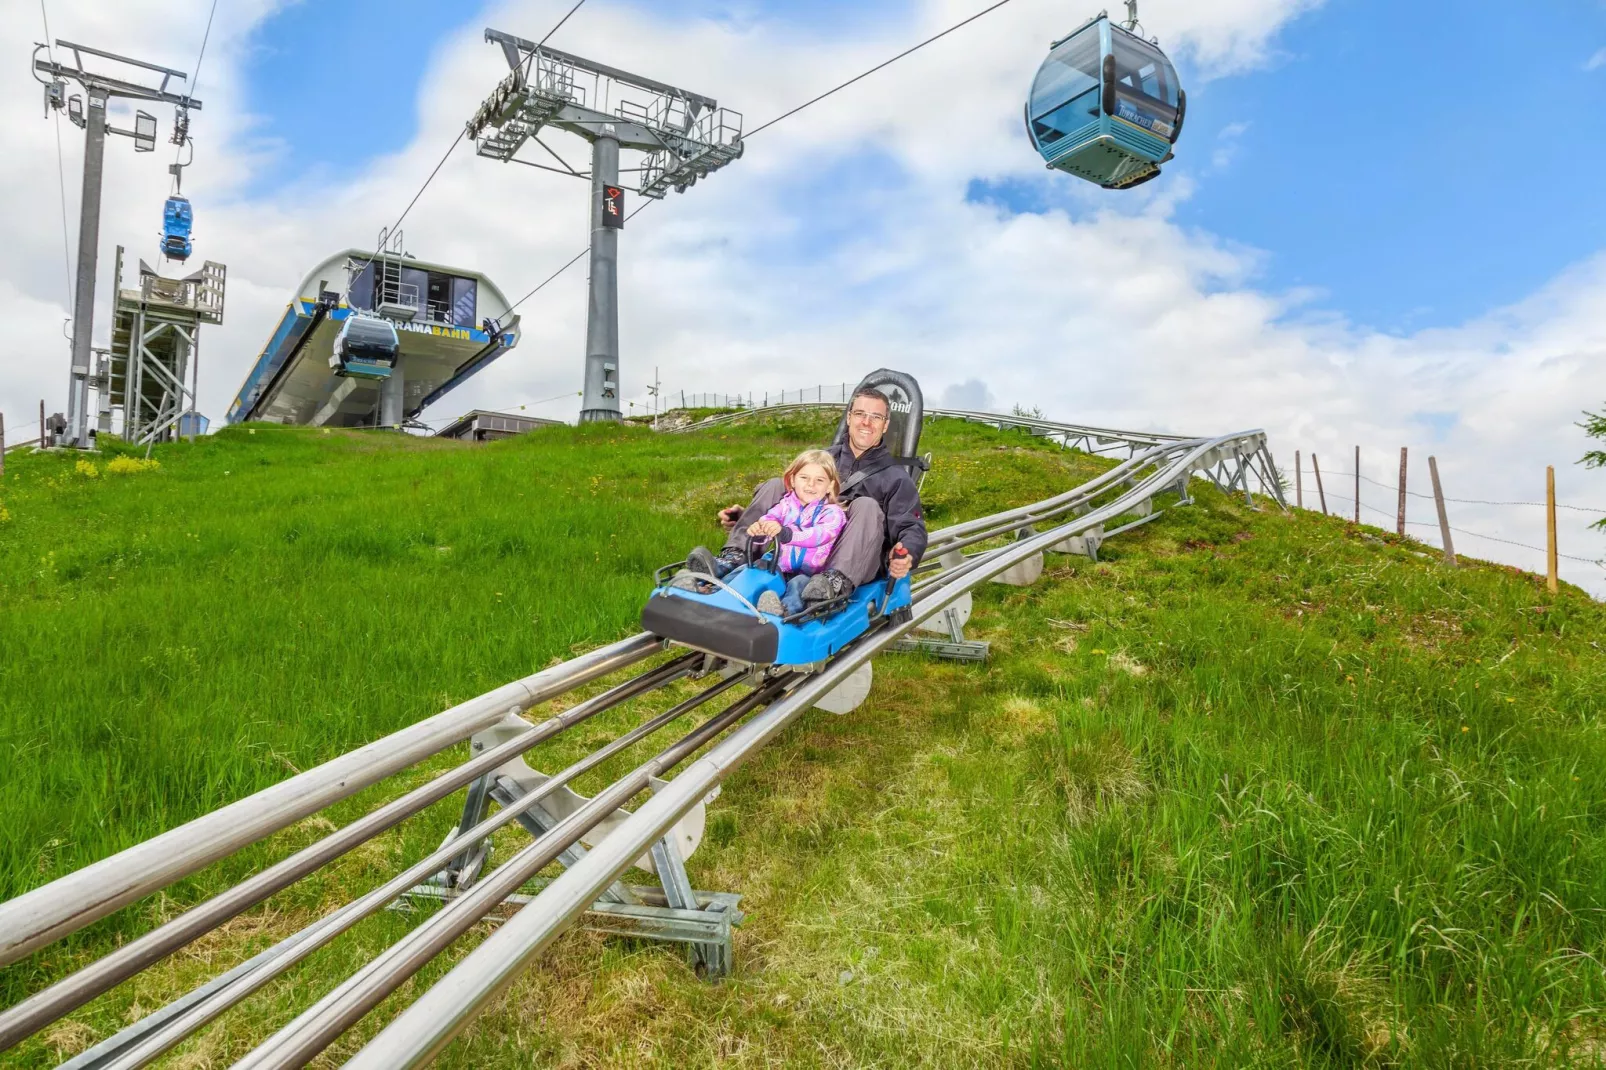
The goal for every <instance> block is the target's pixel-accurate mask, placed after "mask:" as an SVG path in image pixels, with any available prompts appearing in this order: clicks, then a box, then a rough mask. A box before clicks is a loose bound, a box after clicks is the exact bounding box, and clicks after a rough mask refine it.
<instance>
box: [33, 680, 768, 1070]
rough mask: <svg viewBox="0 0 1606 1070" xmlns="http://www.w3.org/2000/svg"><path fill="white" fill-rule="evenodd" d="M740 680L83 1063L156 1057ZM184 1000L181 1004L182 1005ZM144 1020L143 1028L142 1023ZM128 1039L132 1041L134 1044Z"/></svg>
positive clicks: (684, 705) (599, 753)
mask: <svg viewBox="0 0 1606 1070" xmlns="http://www.w3.org/2000/svg"><path fill="white" fill-rule="evenodd" d="M742 679H743V678H742V677H740V676H733V677H731V678H729V679H726V680H721V681H719V682H718V683H715V684H713V685H712V686H710V687H707V688H704V689H703V690H702V691H701V692H699V693H698V694H696V695H693V696H692V697H691V698H688V699H686V700H685V701H683V702H680V703H678V704H676V705H675V706H673V707H671V708H670V709H668V710H665V711H664V712H663V713H660V714H658V715H657V716H656V717H653V718H650V719H649V720H647V721H644V722H643V723H642V724H640V725H637V726H636V727H635V728H633V729H631V730H630V731H629V732H626V733H625V734H624V735H622V736H620V737H619V738H617V739H615V740H614V741H612V742H611V743H609V744H607V745H606V746H604V747H601V748H599V749H597V750H595V751H592V752H591V753H590V754H588V755H586V756H585V757H584V758H581V759H580V760H579V761H576V762H574V763H573V764H571V765H569V766H568V767H567V768H565V769H563V770H561V771H559V772H558V773H556V774H554V775H553V776H552V777H551V778H550V779H548V780H547V781H545V782H544V783H543V784H542V785H541V786H540V787H539V788H537V789H536V790H535V791H532V792H529V793H527V794H525V795H522V796H520V797H518V798H517V799H515V800H513V801H512V802H510V803H509V804H508V805H506V806H504V807H503V808H502V809H501V810H499V811H497V812H496V813H495V814H492V815H491V816H489V817H487V818H485V819H484V820H483V821H481V822H479V823H478V824H477V825H475V826H474V827H472V828H470V829H467V830H464V831H463V832H461V833H459V834H458V835H457V836H455V837H453V838H452V839H451V840H449V841H448V842H446V843H443V844H441V845H440V846H439V847H438V848H436V849H435V851H434V852H432V853H431V854H429V855H427V856H425V857H424V858H423V859H420V860H419V861H418V862H415V863H413V865H412V866H411V867H409V868H408V869H406V870H404V871H403V872H402V873H401V874H400V875H398V876H396V877H394V878H392V879H391V880H389V881H387V882H386V883H385V884H383V885H381V886H380V887H379V888H376V889H374V890H373V891H370V892H368V893H367V894H366V895H363V896H362V897H360V898H358V899H355V900H353V901H352V902H350V903H347V904H346V905H345V906H343V907H341V908H340V909H339V910H336V911H335V912H334V913H332V914H328V915H326V916H325V917H323V918H320V919H319V920H318V921H316V922H314V923H312V924H311V925H309V926H307V927H306V928H305V929H302V930H301V931H300V932H298V933H295V934H294V935H292V936H289V937H286V938H285V939H284V940H282V941H280V942H279V943H278V944H276V945H274V946H273V947H270V948H268V949H267V950H266V951H263V952H261V953H260V954H258V955H257V956H256V957H255V958H252V959H251V960H249V961H248V962H245V963H242V964H241V965H240V966H237V967H235V969H233V970H231V971H229V973H228V974H225V975H224V977H223V978H218V979H216V980H214V981H212V982H208V983H207V985H204V986H202V989H201V990H197V992H195V993H191V994H190V995H189V996H184V997H181V998H180V999H179V1000H176V1001H175V1002H174V1003H173V1004H170V1005H169V1006H168V1007H164V1008H163V1009H162V1010H160V1011H157V1012H155V1013H154V1014H152V1015H151V1016H150V1017H149V1018H147V1019H145V1020H143V1021H141V1022H139V1023H136V1024H135V1025H133V1026H130V1027H129V1028H128V1029H126V1030H124V1031H123V1032H122V1033H119V1034H117V1036H114V1037H112V1038H110V1039H108V1040H107V1041H106V1042H105V1044H103V1045H101V1046H100V1047H101V1048H106V1047H109V1046H115V1047H117V1048H118V1050H117V1051H116V1055H115V1058H114V1059H113V1060H112V1061H106V1059H97V1060H96V1061H94V1062H92V1063H84V1064H81V1065H82V1066H83V1067H84V1070H88V1068H90V1067H93V1068H94V1070H134V1068H136V1067H141V1066H144V1065H146V1064H147V1063H149V1062H150V1061H151V1060H152V1059H155V1058H157V1057H158V1056H160V1055H162V1054H163V1053H164V1052H166V1051H168V1050H170V1049H171V1048H173V1047H174V1046H175V1045H177V1044H178V1043H180V1042H181V1041H182V1040H183V1039H184V1038H185V1037H187V1036H189V1035H190V1034H191V1033H193V1032H195V1030H197V1029H199V1028H201V1027H202V1026H203V1025H205V1024H206V1023H207V1022H210V1021H212V1020H213V1019H214V1018H216V1017H217V1016H218V1015H220V1014H222V1013H223V1012H224V1011H226V1010H228V1009H229V1008H230V1007H232V1006H234V1005H235V1004H237V1003H239V1002H240V1001H241V1000H243V999H245V998H246V997H247V996H249V995H251V994H252V993H253V992H256V991H257V990H258V989H260V988H261V987H262V986H263V985H265V984H267V983H268V982H269V981H270V980H272V979H273V978H275V977H277V976H279V975H280V974H282V973H283V972H285V971H286V970H288V969H289V968H290V967H291V966H294V965H295V964H296V963H298V962H300V961H301V960H302V959H304V958H306V957H307V956H308V955H310V954H312V953H313V952H314V951H316V950H317V949H318V948H320V947H323V946H324V945H325V944H327V943H329V941H331V940H333V939H334V938H335V937H337V936H339V935H340V934H341V933H343V932H345V931H346V930H348V929H350V928H351V927H352V926H353V925H355V924H357V923H358V922H359V921H361V920H362V919H364V918H366V917H368V916H369V915H371V914H374V913H377V912H378V911H379V910H381V909H383V908H384V907H385V906H386V905H387V904H389V903H391V902H394V901H395V900H396V899H397V898H398V897H399V896H402V895H405V894H407V892H408V891H409V890H411V889H412V888H414V887H415V886H416V885H418V883H419V882H420V881H423V880H425V879H427V878H429V877H430V876H432V875H433V874H435V873H437V872H439V871H440V870H441V868H442V867H443V866H446V865H447V864H449V863H450V862H451V861H452V859H453V858H455V857H456V856H457V855H459V854H461V853H462V851H463V847H464V844H465V843H474V842H477V841H479V840H483V839H484V838H485V837H487V836H490V835H491V834H493V833H494V832H496V831H497V830H498V829H500V828H502V827H504V826H506V825H509V824H512V823H513V822H515V821H517V820H518V819H519V818H520V817H521V816H523V815H524V814H525V813H526V812H528V811H529V810H530V808H531V807H533V806H535V805H536V804H537V803H539V802H540V801H541V800H542V799H544V798H546V797H547V796H548V795H550V794H552V793H553V792H555V791H557V790H558V789H559V788H561V787H564V786H565V785H567V784H569V783H570V782H572V781H573V780H574V779H575V778H576V777H578V776H580V775H582V774H584V773H586V772H588V771H590V770H591V769H594V768H596V767H597V766H598V765H601V764H602V763H603V762H605V761H607V760H608V759H609V758H611V757H613V756H614V755H616V754H618V753H619V752H620V751H622V750H624V749H626V748H627V747H630V746H632V745H634V744H636V743H638V742H640V741H641V740H643V739H645V738H646V737H647V736H650V735H652V734H653V733H654V732H656V731H658V730H659V729H661V728H663V727H664V726H665V725H667V724H670V723H671V722H673V721H675V720H677V719H679V718H680V717H683V716H685V715H686V714H687V713H689V712H691V711H692V710H694V709H696V708H697V707H698V706H701V705H703V704H704V703H706V702H709V701H710V700H712V699H714V698H716V697H718V696H719V695H721V694H723V693H724V692H725V691H727V690H729V689H730V688H731V687H733V686H735V685H736V684H738V683H740V682H741V681H742ZM499 749H500V748H499ZM224 978H227V979H228V980H227V982H226V984H224V985H218V984H217V982H218V981H220V980H224ZM214 986H216V987H214ZM197 994H200V995H201V996H202V998H200V999H192V997H194V996H196V995H197ZM181 1004H182V1006H180V1005H181ZM151 1019H159V1020H157V1021H155V1022H154V1023H152V1024H151V1025H150V1026H148V1027H147V1026H146V1022H149V1021H151ZM142 1027H144V1028H143V1029H142ZM130 1045H133V1046H132V1047H130ZM89 1054H91V1053H90V1052H86V1053H85V1055H89ZM80 1058H83V1056H80ZM76 1061H77V1060H75V1062H76ZM63 1070H66V1068H65V1067H64V1068H63ZM74 1070H77V1068H74Z"/></svg>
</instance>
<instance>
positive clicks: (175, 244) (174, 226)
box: [162, 196, 194, 260]
mask: <svg viewBox="0 0 1606 1070" xmlns="http://www.w3.org/2000/svg"><path fill="white" fill-rule="evenodd" d="M193 222H194V218H193V215H192V214H191V212H190V200H189V198H188V197H178V196H173V197H169V198H168V199H167V205H166V207H164V208H163V209H162V255H163V256H165V257H167V258H168V259H169V260H188V259H189V258H190V253H191V252H193V251H194V247H193V246H192V245H191V244H190V226H191V224H192V223H193Z"/></svg>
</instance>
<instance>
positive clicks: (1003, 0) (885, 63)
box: [508, 0, 1010, 313]
mask: <svg viewBox="0 0 1606 1070" xmlns="http://www.w3.org/2000/svg"><path fill="white" fill-rule="evenodd" d="M1009 2H1010V0H997V3H994V4H992V5H990V6H988V7H984V8H982V9H981V10H980V11H978V12H976V13H975V14H974V15H970V16H968V17H967V18H964V19H961V20H960V21H959V22H956V23H954V24H953V25H952V26H950V27H948V28H947V29H946V30H943V31H942V32H941V33H935V34H932V35H931V36H930V37H928V38H926V39H925V40H924V41H921V42H920V43H919V44H916V45H912V46H910V47H909V48H906V49H904V50H903V51H902V52H899V53H898V54H897V55H896V56H893V57H892V58H891V59H887V60H882V61H881V62H880V63H877V64H876V65H875V66H874V67H871V68H870V69H869V70H867V71H863V72H861V73H859V74H856V75H854V76H853V77H852V78H849V79H848V80H847V81H845V82H842V83H840V84H839V85H835V86H833V87H831V88H830V89H827V90H826V91H825V92H823V93H821V94H819V95H818V96H816V97H811V98H810V99H808V100H805V101H804V102H803V103H801V104H799V105H798V106H797V107H795V108H792V109H790V110H788V111H784V112H782V113H781V114H779V115H777V116H776V117H775V118H773V119H771V120H769V121H768V122H766V123H761V124H760V125H758V126H756V127H754V128H753V129H752V130H750V131H749V132H747V133H746V134H743V135H742V140H743V141H746V140H747V139H748V138H750V137H752V136H753V135H754V134H757V133H759V132H760V131H763V130H768V129H769V128H770V127H772V126H774V125H775V124H776V123H779V122H780V121H781V120H783V119H789V118H791V117H792V116H794V115H796V114H797V113H798V112H800V111H802V110H803V109H804V108H808V107H812V106H813V105H815V104H818V103H819V102H820V101H822V100H824V99H825V98H826V97H829V96H831V95H832V94H835V93H838V92H840V91H842V90H844V89H846V88H847V87H848V86H850V85H852V84H853V83H854V82H858V81H862V80H863V79H865V78H868V77H869V76H870V75H872V74H874V73H876V72H877V71H879V70H882V69H883V68H886V67H890V66H892V64H894V63H896V62H898V61H899V60H900V59H903V58H904V57H905V56H908V55H911V54H913V53H915V52H918V51H920V50H921V49H922V48H925V47H926V46H927V45H929V44H931V43H932V42H933V41H938V40H941V39H942V38H944V37H947V36H948V35H949V34H951V33H953V32H954V31H955V30H958V29H961V28H962V27H965V26H968V25H969V24H970V23H972V22H975V21H976V20H977V19H979V18H981V17H982V16H983V15H986V14H989V13H991V12H994V11H997V10H998V9H999V8H1001V7H1003V6H1004V5H1005V4H1007V3H1009ZM652 203H653V202H652V201H643V202H642V203H641V204H640V205H639V206H638V207H637V208H636V210H635V211H634V212H631V213H630V214H629V215H628V216H626V217H625V220H626V222H628V221H629V220H631V219H634V218H635V216H636V213H637V212H640V211H641V210H642V209H643V208H646V207H647V205H649V204H652ZM590 251H591V246H590V245H589V244H588V245H586V247H585V248H584V249H581V250H580V251H579V252H578V253H576V254H575V255H574V256H573V258H572V259H570V260H569V262H568V263H566V264H564V265H563V266H562V267H560V268H558V270H556V271H554V272H553V273H552V274H550V275H548V276H547V277H546V278H545V279H543V280H542V281H541V282H539V283H537V284H536V286H535V288H534V289H533V290H531V291H530V292H529V293H527V294H525V295H524V296H523V297H521V298H519V299H518V300H517V301H515V302H513V304H512V305H511V306H510V307H509V308H508V312H509V313H511V312H512V311H513V309H515V308H518V307H519V306H520V305H522V304H524V302H526V301H528V300H529V299H530V298H532V297H534V296H535V295H536V294H538V293H540V292H541V291H542V290H544V289H546V287H547V284H548V283H551V282H553V281H554V280H555V279H557V277H558V276H559V275H562V274H563V273H564V272H565V271H568V270H569V269H570V268H571V267H573V266H574V265H575V264H577V263H579V262H580V260H581V258H582V257H584V256H585V255H586V253H588V252H590Z"/></svg>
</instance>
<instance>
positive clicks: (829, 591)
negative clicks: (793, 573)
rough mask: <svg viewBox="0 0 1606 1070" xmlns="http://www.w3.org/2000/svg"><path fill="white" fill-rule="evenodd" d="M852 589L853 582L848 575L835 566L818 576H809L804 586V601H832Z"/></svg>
mask: <svg viewBox="0 0 1606 1070" xmlns="http://www.w3.org/2000/svg"><path fill="white" fill-rule="evenodd" d="M852 590H853V584H852V582H850V581H849V580H848V578H847V577H846V576H844V575H842V573H840V572H838V571H837V570H836V569H834V568H828V569H826V570H825V571H824V572H821V573H819V574H818V575H816V576H811V577H809V582H808V583H807V584H805V585H804V587H803V601H804V602H808V603H814V602H831V601H834V600H836V599H838V598H841V597H842V596H843V595H845V594H847V593H848V592H849V591H852Z"/></svg>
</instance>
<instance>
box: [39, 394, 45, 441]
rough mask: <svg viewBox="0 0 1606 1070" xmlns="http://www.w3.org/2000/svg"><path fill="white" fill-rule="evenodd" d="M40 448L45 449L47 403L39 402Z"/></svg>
mask: <svg viewBox="0 0 1606 1070" xmlns="http://www.w3.org/2000/svg"><path fill="white" fill-rule="evenodd" d="M39 448H40V449H44V448H45V403H44V401H42V400H41V401H40V402H39Z"/></svg>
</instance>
